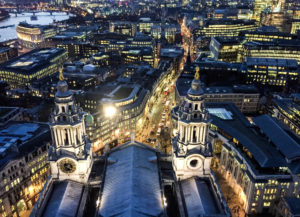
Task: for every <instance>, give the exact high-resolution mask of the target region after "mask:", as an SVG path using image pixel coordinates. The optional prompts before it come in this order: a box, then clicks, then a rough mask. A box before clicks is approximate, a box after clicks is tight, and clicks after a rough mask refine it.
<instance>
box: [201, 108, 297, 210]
mask: <svg viewBox="0 0 300 217" xmlns="http://www.w3.org/2000/svg"><path fill="white" fill-rule="evenodd" d="M207 109H208V112H209V113H210V117H211V118H212V122H211V125H210V136H211V138H212V143H213V145H214V153H215V155H216V159H218V160H217V161H216V163H217V164H218V168H219V171H220V172H221V173H222V175H223V177H224V178H225V179H226V180H227V183H228V184H229V185H230V186H231V187H232V189H233V190H234V192H235V193H236V194H237V195H238V198H239V200H240V203H241V204H243V209H244V210H245V212H246V213H248V214H250V213H251V214H258V213H264V214H266V213H271V211H272V207H274V206H275V205H276V204H275V203H276V201H278V200H279V199H280V198H283V197H295V196H296V197H299V194H300V187H299V172H300V168H299V153H300V148H299V142H300V141H299V138H297V137H295V136H293V135H291V133H290V131H289V130H288V129H287V128H284V127H283V126H282V125H281V124H280V123H279V122H278V121H277V120H275V119H273V118H272V117H270V116H268V115H261V116H258V117H254V118H252V120H251V123H250V122H249V120H248V119H246V117H245V116H244V115H242V114H241V112H240V111H239V110H238V109H237V108H236V107H235V106H234V105H233V104H231V103H229V104H224V103H211V104H207Z"/></svg>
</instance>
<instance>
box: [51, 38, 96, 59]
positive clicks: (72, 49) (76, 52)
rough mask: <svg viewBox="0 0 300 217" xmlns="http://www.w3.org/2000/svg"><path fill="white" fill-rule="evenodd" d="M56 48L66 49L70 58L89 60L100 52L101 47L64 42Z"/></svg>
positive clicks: (85, 43) (86, 43) (83, 43)
mask: <svg viewBox="0 0 300 217" xmlns="http://www.w3.org/2000/svg"><path fill="white" fill-rule="evenodd" d="M56 47H57V48H63V49H65V50H66V51H67V53H68V57H69V58H80V57H87V58H89V57H90V56H92V55H94V54H96V53H98V52H99V51H100V47H99V46H97V45H93V44H91V43H88V42H74V41H63V42H62V43H57V44H56Z"/></svg>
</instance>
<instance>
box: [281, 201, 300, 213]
mask: <svg viewBox="0 0 300 217" xmlns="http://www.w3.org/2000/svg"><path fill="white" fill-rule="evenodd" d="M284 201H285V202H286V203H287V205H288V206H289V208H290V211H291V213H292V214H293V215H295V216H300V206H299V204H300V198H297V197H285V198H284Z"/></svg>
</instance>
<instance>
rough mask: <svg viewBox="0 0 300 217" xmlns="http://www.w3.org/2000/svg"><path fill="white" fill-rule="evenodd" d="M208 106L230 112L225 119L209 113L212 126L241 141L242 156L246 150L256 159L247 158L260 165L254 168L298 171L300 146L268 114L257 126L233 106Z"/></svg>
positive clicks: (220, 104) (239, 146) (257, 118)
mask: <svg viewBox="0 0 300 217" xmlns="http://www.w3.org/2000/svg"><path fill="white" fill-rule="evenodd" d="M207 107H208V111H210V109H212V108H214V109H215V108H219V109H221V108H223V109H226V110H227V111H229V112H230V113H231V118H229V119H223V118H222V117H219V116H218V115H217V114H214V113H213V112H210V114H211V118H212V123H213V124H214V125H216V126H217V127H218V128H220V129H221V130H222V131H225V132H226V133H227V134H228V135H230V136H231V137H232V138H235V139H236V140H237V141H239V143H238V144H236V148H237V149H238V150H240V152H241V154H243V147H244V148H246V149H247V150H248V151H249V152H250V153H251V155H252V156H253V158H252V157H251V158H249V157H247V156H246V155H245V157H246V159H247V160H248V162H249V163H250V164H252V165H256V164H258V165H256V166H255V167H253V169H254V168H256V169H259V170H258V172H261V171H264V172H266V171H267V170H266V169H267V168H279V167H289V168H290V169H291V171H293V172H296V171H297V172H299V169H300V168H299V160H298V161H297V160H296V159H295V158H297V156H299V154H300V145H299V144H297V141H294V139H293V137H291V136H290V135H289V134H288V133H286V131H284V130H283V129H281V128H280V126H279V125H278V124H276V123H275V122H274V120H273V119H272V118H270V117H269V116H267V115H262V116H259V117H256V118H253V121H254V122H255V123H256V125H254V124H251V123H250V122H249V121H248V120H247V119H246V117H245V116H244V115H243V114H242V113H241V112H240V111H239V110H238V109H237V108H236V107H235V106H234V105H233V104H231V103H207ZM274 132H276V133H274ZM269 139H270V141H269ZM283 145H284V147H283ZM291 150H293V152H294V153H292V151H291ZM293 160H295V161H293ZM291 161H292V162H291ZM273 173H274V172H273Z"/></svg>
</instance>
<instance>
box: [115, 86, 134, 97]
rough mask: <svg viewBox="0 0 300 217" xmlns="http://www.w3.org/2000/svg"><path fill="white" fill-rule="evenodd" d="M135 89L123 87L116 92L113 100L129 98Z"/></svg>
mask: <svg viewBox="0 0 300 217" xmlns="http://www.w3.org/2000/svg"><path fill="white" fill-rule="evenodd" d="M132 90H133V87H125V86H121V87H120V88H119V89H118V90H117V91H116V92H114V96H113V98H112V99H113V100H120V99H124V98H127V97H129V95H130V93H131V92H132Z"/></svg>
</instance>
